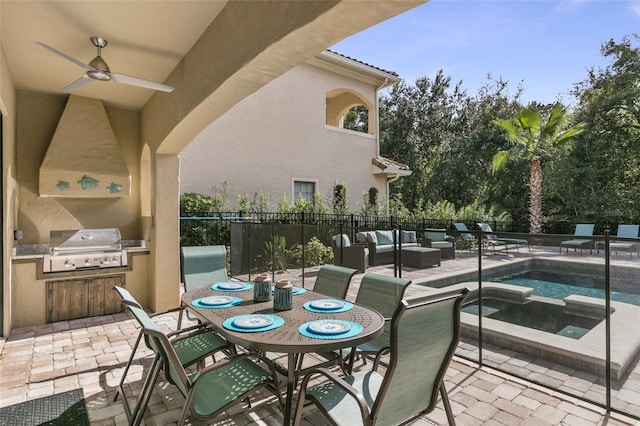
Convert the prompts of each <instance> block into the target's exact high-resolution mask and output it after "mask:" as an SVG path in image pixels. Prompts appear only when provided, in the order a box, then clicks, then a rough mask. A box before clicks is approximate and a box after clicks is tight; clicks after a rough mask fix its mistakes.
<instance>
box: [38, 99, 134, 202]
mask: <svg viewBox="0 0 640 426" xmlns="http://www.w3.org/2000/svg"><path fill="white" fill-rule="evenodd" d="M130 194H131V174H130V173H129V169H128V168H127V164H126V163H125V161H124V156H123V155H122V150H121V148H120V144H119V143H118V140H117V139H116V136H115V134H114V133H113V130H112V129H111V123H109V118H108V117H107V113H106V111H105V109H104V105H103V104H102V101H100V100H98V99H90V98H84V97H81V96H75V95H71V96H69V100H68V101H67V105H66V107H65V109H64V112H63V113H62V117H61V118H60V122H59V123H58V127H57V128H56V131H55V133H54V135H53V139H52V140H51V143H50V145H49V149H47V153H46V155H45V157H44V160H43V161H42V164H41V165H40V196H42V197H73V198H83V197H93V198H110V197H125V196H129V195H130Z"/></svg>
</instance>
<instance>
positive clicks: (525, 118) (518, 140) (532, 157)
mask: <svg viewBox="0 0 640 426" xmlns="http://www.w3.org/2000/svg"><path fill="white" fill-rule="evenodd" d="M493 123H494V124H495V125H497V126H498V127H500V128H501V129H502V130H503V131H504V132H505V135H506V137H507V140H508V141H509V143H510V144H511V148H509V149H508V150H504V151H499V152H498V153H496V154H495V155H494V156H493V169H494V170H497V169H499V168H500V167H502V166H503V165H504V164H505V163H506V162H507V160H528V161H531V176H530V178H529V225H530V230H531V233H533V234H538V233H541V232H542V167H541V166H540V159H541V158H542V157H544V156H546V155H547V154H549V151H550V149H551V148H553V147H556V146H558V145H561V144H563V143H566V142H569V141H570V140H571V139H572V138H573V137H574V136H576V135H578V134H580V133H582V131H583V130H584V127H585V123H584V122H581V123H578V124H575V125H573V126H570V122H569V115H568V114H567V108H565V107H563V106H562V105H561V104H555V105H554V106H553V108H552V109H551V114H550V115H549V118H548V119H547V121H546V122H544V123H543V117H542V116H541V114H540V111H539V110H538V109H537V108H533V107H529V108H525V109H524V110H522V111H520V112H519V113H518V114H517V115H516V116H515V118H513V119H512V120H504V119H497V120H493Z"/></svg>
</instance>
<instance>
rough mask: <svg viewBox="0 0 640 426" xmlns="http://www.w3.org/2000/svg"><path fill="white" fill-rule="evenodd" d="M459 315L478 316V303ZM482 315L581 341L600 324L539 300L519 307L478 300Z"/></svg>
mask: <svg viewBox="0 0 640 426" xmlns="http://www.w3.org/2000/svg"><path fill="white" fill-rule="evenodd" d="M462 312H466V313H468V314H473V315H478V312H479V306H478V301H477V300H474V301H472V302H469V303H466V304H465V305H464V306H463V308H462ZM482 316H483V317H486V318H492V319H495V320H499V321H503V322H508V323H510V324H516V325H520V326H523V327H528V328H533V329H536V330H541V331H545V332H547V333H553V334H558V335H560V336H565V337H570V338H573V339H579V338H581V337H582V336H584V335H585V334H586V333H587V332H589V331H590V330H591V329H592V328H593V327H595V326H596V325H598V324H599V323H600V322H601V321H602V318H590V317H583V316H580V315H573V314H569V313H566V312H564V306H563V305H556V304H553V303H544V302H540V301H531V302H527V303H524V304H520V303H513V302H507V301H504V300H498V299H490V298H487V299H484V298H483V299H482Z"/></svg>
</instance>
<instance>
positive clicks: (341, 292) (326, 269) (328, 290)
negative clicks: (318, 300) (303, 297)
mask: <svg viewBox="0 0 640 426" xmlns="http://www.w3.org/2000/svg"><path fill="white" fill-rule="evenodd" d="M357 272H358V271H357V270H355V269H351V268H345V267H344V266H336V265H322V266H321V267H320V269H319V270H318V276H317V278H316V283H315V285H314V287H313V291H315V292H318V293H322V294H324V295H327V296H331V297H335V298H338V299H344V298H345V297H347V292H348V291H349V284H351V278H353V276H354V275H355V274H356V273H357Z"/></svg>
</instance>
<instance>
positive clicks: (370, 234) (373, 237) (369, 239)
mask: <svg viewBox="0 0 640 426" xmlns="http://www.w3.org/2000/svg"><path fill="white" fill-rule="evenodd" d="M367 242H368V243H373V244H376V245H377V244H378V237H377V236H376V233H375V231H369V232H367Z"/></svg>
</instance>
